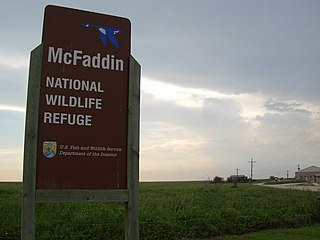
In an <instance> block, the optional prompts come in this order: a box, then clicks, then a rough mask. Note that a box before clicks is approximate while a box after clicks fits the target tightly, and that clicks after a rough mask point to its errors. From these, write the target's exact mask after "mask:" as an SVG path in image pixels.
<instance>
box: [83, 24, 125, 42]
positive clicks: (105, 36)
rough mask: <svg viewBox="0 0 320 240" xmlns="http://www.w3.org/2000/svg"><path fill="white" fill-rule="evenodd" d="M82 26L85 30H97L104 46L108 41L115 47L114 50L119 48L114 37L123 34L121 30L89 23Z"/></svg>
mask: <svg viewBox="0 0 320 240" xmlns="http://www.w3.org/2000/svg"><path fill="white" fill-rule="evenodd" d="M82 26H85V27H87V28H88V27H93V28H95V29H97V30H98V31H99V33H100V39H101V41H102V43H103V45H104V46H107V40H109V41H110V42H111V43H112V44H113V46H115V47H116V48H119V44H118V42H117V39H116V37H115V35H116V34H118V33H120V32H123V30H121V29H116V28H109V27H103V26H97V25H93V24H90V23H85V24H82Z"/></svg>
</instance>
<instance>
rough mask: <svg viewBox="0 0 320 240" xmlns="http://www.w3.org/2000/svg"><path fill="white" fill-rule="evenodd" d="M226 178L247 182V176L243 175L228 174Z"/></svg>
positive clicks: (232, 180)
mask: <svg viewBox="0 0 320 240" xmlns="http://www.w3.org/2000/svg"><path fill="white" fill-rule="evenodd" d="M227 180H228V182H238V183H241V182H242V183H245V182H248V177H247V176H245V175H230V177H228V179H227Z"/></svg>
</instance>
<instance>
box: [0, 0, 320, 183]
mask: <svg viewBox="0 0 320 240" xmlns="http://www.w3.org/2000/svg"><path fill="white" fill-rule="evenodd" d="M49 4H52V5H58V6H65V7H71V8H76V9H81V10H86V11H92V12H99V13H104V14H109V15H116V16H121V17H126V18H128V19H130V21H131V25H132V35H131V38H132V40H131V44H132V55H133V56H134V57H135V58H136V59H137V61H138V62H139V63H140V64H141V67H142V75H141V123H140V126H141V127H140V128H141V136H140V142H141V146H140V180H141V181H176V180H208V179H212V178H214V177H215V176H219V177H223V178H225V179H226V178H227V177H228V176H230V175H231V174H236V169H239V170H238V171H239V174H243V175H246V176H250V163H249V162H250V160H251V159H253V161H254V164H253V177H254V178H269V177H270V176H278V177H285V178H286V177H287V173H288V175H289V177H294V173H295V171H297V169H298V165H299V166H300V168H301V169H303V168H306V167H309V166H311V165H315V166H318V167H320V156H319V150H320V106H319V102H320V94H319V89H320V44H319V43H320V25H319V23H320V1H318V0H308V1H305V0H259V1H257V0H239V1H236V0H219V1H218V0H201V1H191V0H184V1H182V0H170V1H168V0H163V1H155V0H137V1H125V0H118V1H106V0H105V1H102V0H92V1H83V0H77V1H67V0H61V1H38V0H34V1H31V0H30V1H18V0H3V1H1V3H0V6H1V7H0V21H1V34H0V123H1V124H0V136H1V137H0V181H21V179H22V168H23V145H24V127H25V125H24V124H25V114H26V97H27V96H26V92H27V82H28V68H29V54H30V51H31V50H32V49H34V48H35V47H36V46H38V45H39V44H40V42H41V35H42V23H43V14H44V8H45V6H46V5H49Z"/></svg>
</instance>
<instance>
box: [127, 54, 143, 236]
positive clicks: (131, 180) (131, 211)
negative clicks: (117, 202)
mask: <svg viewBox="0 0 320 240" xmlns="http://www.w3.org/2000/svg"><path fill="white" fill-rule="evenodd" d="M140 71H141V67H140V65H139V63H138V62H137V61H136V60H135V59H134V58H133V57H132V56H131V58H130V69H129V93H128V144H127V151H128V152H127V175H128V176H127V188H128V191H129V198H128V202H127V203H126V230H125V239H126V240H138V239H139V146H140V142H139V137H140Z"/></svg>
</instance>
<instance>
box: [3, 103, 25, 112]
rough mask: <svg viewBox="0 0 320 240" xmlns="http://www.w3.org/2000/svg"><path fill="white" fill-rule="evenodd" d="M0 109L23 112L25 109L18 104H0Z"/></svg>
mask: <svg viewBox="0 0 320 240" xmlns="http://www.w3.org/2000/svg"><path fill="white" fill-rule="evenodd" d="M0 111H9V112H18V113H25V112H26V109H25V108H23V107H19V106H10V105H2V104H0Z"/></svg>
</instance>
